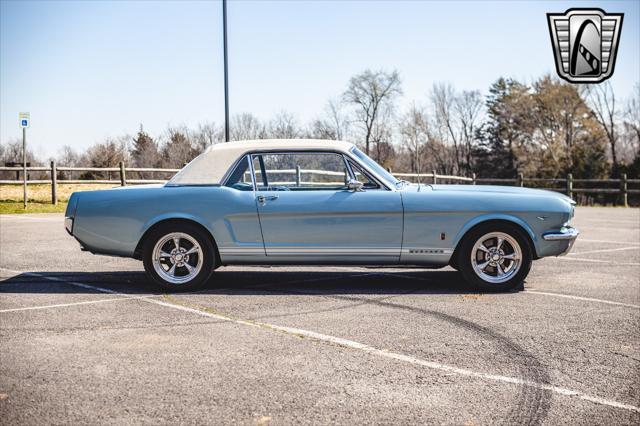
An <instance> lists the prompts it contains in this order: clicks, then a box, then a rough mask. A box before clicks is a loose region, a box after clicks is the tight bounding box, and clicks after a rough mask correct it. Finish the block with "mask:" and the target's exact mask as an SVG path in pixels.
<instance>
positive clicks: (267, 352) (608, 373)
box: [0, 208, 640, 425]
mask: <svg viewBox="0 0 640 426" xmlns="http://www.w3.org/2000/svg"><path fill="white" fill-rule="evenodd" d="M574 223H575V225H576V226H577V227H578V228H580V230H581V236H580V238H579V239H578V242H577V243H576V245H575V247H574V249H573V252H572V254H571V255H569V256H566V257H563V258H550V259H543V260H540V261H538V262H535V263H534V266H533V270H532V272H531V274H530V275H529V278H528V280H527V282H526V284H525V288H524V290H523V291H518V292H512V293H505V294H482V293H478V292H476V291H475V290H474V289H472V288H469V287H468V286H467V285H465V284H464V283H463V282H462V280H461V278H460V276H459V275H458V273H457V272H456V271H454V270H453V269H450V268H446V269H442V270H438V271H426V270H425V271H423V270H419V269H401V268H382V269H370V268H351V267H322V268H321V267H278V268H275V267H273V268H267V267H224V268H221V269H219V270H218V271H217V272H216V273H215V274H214V279H213V280H212V281H211V282H210V283H209V286H208V287H207V288H206V289H204V290H202V291H199V292H196V293H188V294H170V295H165V294H160V293H159V292H157V291H156V289H154V288H153V287H152V286H150V284H149V283H148V281H147V279H146V277H145V275H144V273H143V272H142V264H141V263H140V262H137V261H134V260H127V259H117V258H110V257H102V256H94V255H91V254H88V253H84V252H81V251H80V249H79V246H78V244H77V243H76V242H75V241H74V240H73V239H72V238H71V237H69V236H68V235H67V234H66V232H65V231H64V229H63V219H62V216H61V215H16V216H2V217H0V246H1V251H0V268H1V269H0V274H1V278H0V423H1V424H40V423H55V424H61V423H76V424H96V423H110V424H122V423H153V424H167V423H190V424H193V423H198V424H202V423H241V424H269V423H272V424H293V423H340V424H346V423H349V424H351V423H437V424H469V425H471V424H487V423H503V424H540V423H546V424H566V423H582V424H614V423H615V424H639V423H640V211H639V210H638V209H622V208H579V209H578V210H577V214H576V219H575V222H574Z"/></svg>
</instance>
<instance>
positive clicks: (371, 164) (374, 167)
mask: <svg viewBox="0 0 640 426" xmlns="http://www.w3.org/2000/svg"><path fill="white" fill-rule="evenodd" d="M351 152H352V153H353V154H354V155H355V156H356V157H358V158H359V159H360V161H362V162H363V163H364V164H365V165H366V166H367V168H369V170H371V171H373V172H374V173H375V174H377V175H378V176H379V177H381V178H382V179H384V180H385V181H387V183H389V184H390V185H396V184H397V183H398V182H399V181H398V179H396V178H395V177H394V176H393V175H392V174H391V173H389V172H388V171H386V170H385V169H384V167H382V166H381V165H380V164H378V163H376V162H375V161H373V160H372V159H371V158H370V157H369V156H368V155H367V154H365V153H364V152H362V151H360V150H359V149H358V148H356V147H353V148H352V149H351Z"/></svg>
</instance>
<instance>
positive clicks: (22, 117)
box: [18, 112, 31, 129]
mask: <svg viewBox="0 0 640 426" xmlns="http://www.w3.org/2000/svg"><path fill="white" fill-rule="evenodd" d="M30 118H31V115H30V114H29V113H28V112H21V113H20V114H19V115H18V122H19V123H20V127H22V128H23V129H25V128H27V127H29V119H30Z"/></svg>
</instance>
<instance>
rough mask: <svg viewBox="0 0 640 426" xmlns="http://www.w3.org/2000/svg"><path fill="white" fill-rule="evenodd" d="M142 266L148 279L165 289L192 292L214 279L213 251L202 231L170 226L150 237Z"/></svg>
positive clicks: (176, 225) (184, 226) (174, 225)
mask: <svg viewBox="0 0 640 426" xmlns="http://www.w3.org/2000/svg"><path fill="white" fill-rule="evenodd" d="M143 263H144V269H145V271H146V272H147V275H148V276H149V278H151V280H152V281H153V282H154V283H156V284H157V285H158V286H160V287H162V288H163V289H165V290H169V291H186V290H193V289H196V288H198V287H200V286H202V285H203V284H204V283H205V282H206V281H207V280H208V279H209V277H210V276H211V273H212V272H213V269H214V266H215V255H214V248H213V244H212V243H211V241H210V239H209V238H208V236H207V235H204V233H203V232H202V230H200V228H199V227H197V226H195V225H192V224H188V223H167V224H164V225H160V226H158V227H157V228H156V229H154V230H152V231H151V233H150V234H149V235H148V236H147V238H146V240H145V244H144V248H143Z"/></svg>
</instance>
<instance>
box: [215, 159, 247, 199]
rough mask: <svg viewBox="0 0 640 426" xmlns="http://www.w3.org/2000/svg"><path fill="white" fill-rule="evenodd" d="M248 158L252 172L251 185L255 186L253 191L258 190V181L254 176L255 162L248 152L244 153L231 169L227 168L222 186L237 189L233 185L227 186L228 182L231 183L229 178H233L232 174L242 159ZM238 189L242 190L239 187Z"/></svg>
mask: <svg viewBox="0 0 640 426" xmlns="http://www.w3.org/2000/svg"><path fill="white" fill-rule="evenodd" d="M244 159H246V160H247V161H248V162H249V167H248V169H249V173H250V174H251V187H252V188H253V192H256V182H255V179H254V176H253V163H252V162H251V161H250V160H251V159H250V157H249V155H248V154H242V155H241V156H240V158H238V159H237V160H236V161H235V162H234V163H233V164H232V165H231V167H230V168H229V170H227V172H226V173H225V174H224V177H223V179H222V182H223V183H222V185H220V186H224V187H226V188H231V189H235V188H233V187H231V186H227V184H228V183H229V179H230V178H231V176H233V172H235V171H236V169H237V168H238V166H239V165H240V164H241V163H242V160H244ZM236 191H240V190H239V189H236Z"/></svg>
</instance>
